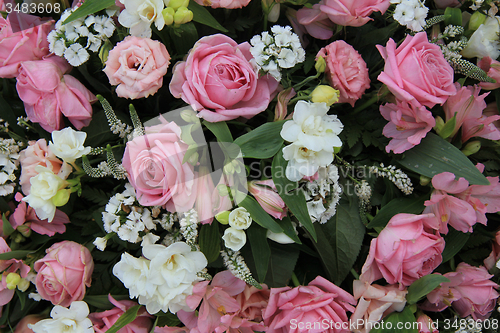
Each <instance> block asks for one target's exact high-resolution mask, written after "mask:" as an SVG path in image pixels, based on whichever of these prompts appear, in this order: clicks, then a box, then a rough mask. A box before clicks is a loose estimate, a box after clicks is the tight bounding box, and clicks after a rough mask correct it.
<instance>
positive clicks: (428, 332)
mask: <svg viewBox="0 0 500 333" xmlns="http://www.w3.org/2000/svg"><path fill="white" fill-rule="evenodd" d="M417 323H419V324H420V325H419V330H418V333H439V331H438V329H437V328H438V327H439V325H438V323H439V322H438V323H434V322H433V321H432V319H431V318H430V317H429V316H428V315H426V314H423V313H422V314H421V315H420V316H418V318H417Z"/></svg>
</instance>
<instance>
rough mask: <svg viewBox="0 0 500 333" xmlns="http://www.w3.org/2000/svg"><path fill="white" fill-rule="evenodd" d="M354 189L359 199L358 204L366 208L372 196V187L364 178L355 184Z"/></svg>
mask: <svg viewBox="0 0 500 333" xmlns="http://www.w3.org/2000/svg"><path fill="white" fill-rule="evenodd" d="M354 191H355V193H356V195H357V196H358V198H359V200H360V206H361V207H363V208H366V207H368V206H369V205H370V199H371V197H372V188H371V187H370V185H369V184H368V182H367V181H366V180H364V179H363V180H362V181H361V183H359V184H356V186H355V187H354Z"/></svg>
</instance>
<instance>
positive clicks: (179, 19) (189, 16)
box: [174, 7, 193, 24]
mask: <svg viewBox="0 0 500 333" xmlns="http://www.w3.org/2000/svg"><path fill="white" fill-rule="evenodd" d="M192 20H193V12H192V11H190V10H189V9H187V8H186V7H180V8H179V9H177V10H176V11H175V14H174V22H175V24H184V23H188V22H191V21H192Z"/></svg>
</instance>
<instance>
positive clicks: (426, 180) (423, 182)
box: [420, 175, 431, 186]
mask: <svg viewBox="0 0 500 333" xmlns="http://www.w3.org/2000/svg"><path fill="white" fill-rule="evenodd" d="M430 182H431V178H429V177H426V176H422V175H421V176H420V185H422V186H426V185H427V184H429V183H430Z"/></svg>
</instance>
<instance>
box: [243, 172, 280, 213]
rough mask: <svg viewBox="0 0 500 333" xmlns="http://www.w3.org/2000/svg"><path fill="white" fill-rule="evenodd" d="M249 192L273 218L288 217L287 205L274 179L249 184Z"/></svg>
mask: <svg viewBox="0 0 500 333" xmlns="http://www.w3.org/2000/svg"><path fill="white" fill-rule="evenodd" d="M248 192H250V194H251V195H253V196H254V197H255V199H257V202H258V203H259V204H260V205H261V206H262V208H263V209H264V210H265V211H266V212H267V213H268V214H269V215H271V216H272V217H274V218H277V219H280V220H281V219H282V218H283V217H285V216H286V210H287V209H286V205H285V202H284V201H283V199H281V197H280V196H279V194H278V192H276V186H275V185H274V182H273V180H272V179H267V180H260V181H252V182H249V183H248Z"/></svg>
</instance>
